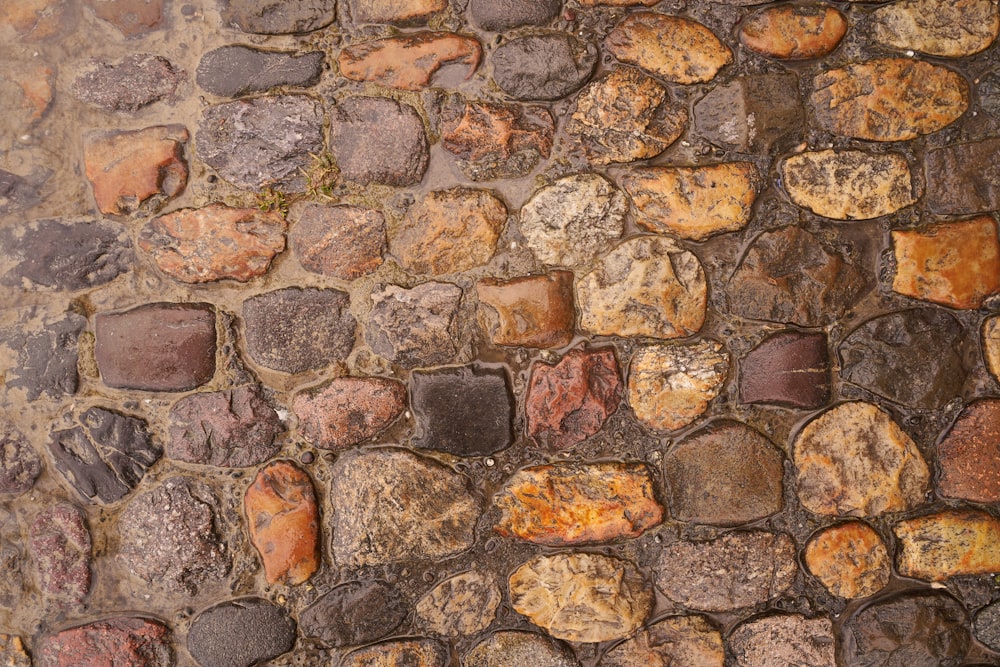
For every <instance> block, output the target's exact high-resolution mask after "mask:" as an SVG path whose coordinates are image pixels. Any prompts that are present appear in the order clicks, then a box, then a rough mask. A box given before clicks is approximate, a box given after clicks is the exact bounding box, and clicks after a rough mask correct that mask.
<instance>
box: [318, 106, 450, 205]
mask: <svg viewBox="0 0 1000 667" xmlns="http://www.w3.org/2000/svg"><path fill="white" fill-rule="evenodd" d="M329 136H330V142H329V143H330V152H331V153H332V155H333V157H334V159H335V160H336V162H337V166H338V167H339V168H340V175H341V177H343V179H344V180H347V181H353V182H356V183H361V184H362V185H369V184H372V183H379V184H383V185H392V186H395V187H405V186H408V185H416V184H417V183H419V182H420V181H421V179H423V177H424V172H425V171H427V163H428V160H429V159H430V157H429V153H428V146H427V134H426V131H425V129H424V123H423V120H421V118H420V115H419V114H418V113H417V111H416V109H414V108H413V107H412V106H410V105H409V104H405V103H401V102H397V101H395V100H391V99H388V98H385V97H349V98H347V99H346V100H343V101H342V102H341V103H340V104H338V105H337V106H335V107H334V108H333V109H332V110H331V111H330V135H329Z"/></svg>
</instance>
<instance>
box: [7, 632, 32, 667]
mask: <svg viewBox="0 0 1000 667" xmlns="http://www.w3.org/2000/svg"><path fill="white" fill-rule="evenodd" d="M0 664H2V665H3V666H4V667H31V657H30V656H29V655H28V654H27V652H26V651H25V649H24V642H23V641H22V640H21V638H20V637H18V636H16V635H5V634H0Z"/></svg>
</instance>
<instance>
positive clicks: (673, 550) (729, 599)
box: [656, 530, 797, 611]
mask: <svg viewBox="0 0 1000 667" xmlns="http://www.w3.org/2000/svg"><path fill="white" fill-rule="evenodd" d="M796 571H797V568H796V564H795V543H794V542H793V541H792V538H790V537H789V536H788V535H785V534H784V533H769V532H766V531H762V530H749V531H744V532H733V533H726V534H725V535H723V536H722V537H719V538H716V539H714V540H710V541H707V542H674V543H673V544H670V545H669V546H666V547H664V549H663V552H662V554H661V555H660V560H659V564H658V566H657V568H656V584H657V586H658V587H659V589H660V590H661V591H663V593H664V594H665V595H666V596H667V597H668V598H670V599H671V600H673V601H674V602H678V603H680V604H682V605H684V606H686V607H689V608H691V609H698V610H702V611H731V610H734V609H741V608H744V607H750V606H753V605H755V604H759V603H761V602H766V601H767V600H770V599H771V598H774V597H777V596H779V595H781V594H782V593H783V592H784V591H786V590H787V589H788V588H789V587H791V585H792V583H793V582H794V581H795V573H796Z"/></svg>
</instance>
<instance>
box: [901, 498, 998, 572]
mask: <svg viewBox="0 0 1000 667" xmlns="http://www.w3.org/2000/svg"><path fill="white" fill-rule="evenodd" d="M893 532H894V533H895V534H896V539H898V540H899V546H900V553H899V561H898V569H899V573H900V574H901V575H903V576H904V577H914V578H916V579H926V580H928V581H944V580H945V579H950V578H951V577H957V576H961V575H975V574H990V573H994V572H1000V519H997V518H996V517H994V516H991V515H989V514H987V513H986V512H983V511H980V510H946V511H944V512H938V513H936V514H929V515H927V516H922V517H918V518H916V519H907V520H905V521H900V522H899V523H897V524H896V526H895V527H894V528H893Z"/></svg>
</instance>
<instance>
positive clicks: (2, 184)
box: [0, 167, 52, 215]
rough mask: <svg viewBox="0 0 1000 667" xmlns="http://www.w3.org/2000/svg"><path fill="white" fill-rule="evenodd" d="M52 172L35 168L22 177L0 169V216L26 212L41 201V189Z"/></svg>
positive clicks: (42, 168)
mask: <svg viewBox="0 0 1000 667" xmlns="http://www.w3.org/2000/svg"><path fill="white" fill-rule="evenodd" d="M51 176H52V170H51V169H46V168H44V167H35V168H34V169H32V170H31V171H30V172H28V173H27V174H24V175H23V176H22V175H20V174H15V173H14V172H11V171H6V170H3V169H0V215H8V214H10V213H18V212H20V211H27V210H28V209H30V208H32V207H33V206H35V205H37V204H38V202H40V201H42V187H43V186H44V185H45V184H46V183H47V182H48V180H49V178H50V177H51Z"/></svg>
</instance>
